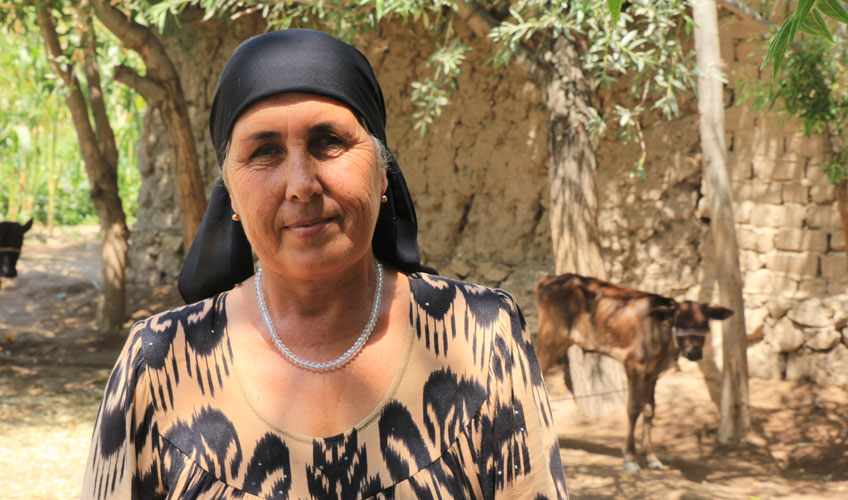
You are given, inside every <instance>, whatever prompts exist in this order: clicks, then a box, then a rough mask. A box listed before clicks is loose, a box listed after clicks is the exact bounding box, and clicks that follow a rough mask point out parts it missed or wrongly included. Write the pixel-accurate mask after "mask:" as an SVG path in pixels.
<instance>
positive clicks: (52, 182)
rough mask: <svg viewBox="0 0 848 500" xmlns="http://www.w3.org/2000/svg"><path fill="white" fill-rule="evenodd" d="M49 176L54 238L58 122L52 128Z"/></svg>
mask: <svg viewBox="0 0 848 500" xmlns="http://www.w3.org/2000/svg"><path fill="white" fill-rule="evenodd" d="M48 165H49V172H48V174H47V234H48V235H49V236H50V237H53V226H54V224H55V221H56V184H57V183H58V181H59V172H58V171H57V170H56V121H55V120H53V124H52V125H51V127H50V163H49V164H48Z"/></svg>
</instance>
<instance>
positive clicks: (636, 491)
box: [549, 366, 848, 500]
mask: <svg viewBox="0 0 848 500" xmlns="http://www.w3.org/2000/svg"><path fill="white" fill-rule="evenodd" d="M549 379H550V377H549ZM551 382H552V383H551V384H549V385H551V386H553V387H552V393H553V404H554V411H555V418H556V419H557V423H558V426H559V434H560V448H561V452H562V456H563V462H564V464H565V468H566V475H567V478H568V483H569V489H570V491H571V495H572V498H575V499H614V498H615V499H619V498H644V499H654V498H663V499H665V498H671V499H702V498H703V499H706V498H710V499H739V498H743V499H744V498H752V499H753V498H757V499H763V500H764V499H769V498H794V499H807V498H809V499H813V498H817V499H819V498H848V391H844V390H842V389H838V388H833V387H831V388H822V387H817V386H814V385H812V384H806V383H795V382H787V381H774V380H770V381H764V380H756V379H754V380H751V381H750V384H749V386H750V414H751V431H750V432H749V433H748V435H747V436H746V437H745V439H744V440H743V442H741V443H739V444H738V445H737V446H735V447H726V446H719V445H718V444H717V442H716V428H717V426H718V410H717V409H716V407H715V406H714V405H713V404H712V402H711V401H710V398H709V395H708V392H707V388H706V386H705V384H704V382H703V378H702V376H701V375H700V372H699V371H698V370H697V369H696V368H694V366H690V367H688V368H684V370H683V371H675V372H670V373H667V374H666V375H665V376H664V377H663V378H661V379H660V383H659V385H658V388H657V411H656V415H657V416H656V418H655V419H654V420H655V426H654V433H653V438H654V439H653V440H654V445H655V448H656V449H657V452H658V454H659V456H660V459H661V460H662V461H663V463H664V465H665V470H663V471H648V470H642V471H640V472H638V473H627V472H625V470H624V468H623V465H622V464H623V463H622V458H621V457H622V452H621V449H622V447H623V445H624V438H625V434H626V428H625V422H626V417H625V413H624V410H623V409H622V410H621V411H620V412H616V413H615V414H613V415H608V416H605V417H601V418H595V419H591V420H590V419H587V418H584V417H582V416H580V415H579V413H578V411H577V407H576V404H575V402H574V400H573V399H571V398H570V396H568V395H567V394H563V393H562V392H560V393H559V394H558V393H557V388H556V386H557V381H556V380H551ZM637 429H638V430H639V431H640V430H641V425H640V426H637ZM639 436H640V434H639V433H638V431H637V442H638V439H639ZM642 465H643V466H644V465H645V464H644V463H643V464H642Z"/></svg>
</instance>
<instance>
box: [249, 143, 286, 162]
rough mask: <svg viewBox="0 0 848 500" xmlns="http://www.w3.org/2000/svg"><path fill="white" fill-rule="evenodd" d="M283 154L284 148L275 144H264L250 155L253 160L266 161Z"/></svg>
mask: <svg viewBox="0 0 848 500" xmlns="http://www.w3.org/2000/svg"><path fill="white" fill-rule="evenodd" d="M281 154H283V150H282V148H280V147H279V146H276V145H274V144H263V145H261V146H259V147H257V148H256V149H254V150H253V152H252V153H250V159H251V160H265V159H269V158H273V157H276V156H278V155H281Z"/></svg>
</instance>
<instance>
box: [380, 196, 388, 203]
mask: <svg viewBox="0 0 848 500" xmlns="http://www.w3.org/2000/svg"><path fill="white" fill-rule="evenodd" d="M387 201H389V197H388V196H386V195H383V196H381V197H380V203H385V202H387Z"/></svg>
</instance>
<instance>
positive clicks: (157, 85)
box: [91, 0, 206, 251]
mask: <svg viewBox="0 0 848 500" xmlns="http://www.w3.org/2000/svg"><path fill="white" fill-rule="evenodd" d="M91 3H92V5H93V6H94V10H95V12H96V13H97V17H98V19H100V21H101V22H103V24H104V25H105V26H106V27H107V28H108V29H109V31H111V32H112V33H114V35H115V36H116V37H117V38H118V40H120V41H121V43H122V44H123V45H125V46H127V47H129V48H131V49H132V50H134V51H135V52H137V53H138V55H139V56H140V57H141V58H142V60H143V61H144V65H145V67H146V69H147V74H146V76H140V75H138V74H137V73H135V71H133V70H132V69H130V68H128V67H125V66H120V67H118V68H116V70H115V79H116V80H118V81H120V82H122V83H124V84H126V85H129V86H130V87H132V88H133V89H135V90H136V91H137V92H138V93H139V94H141V95H142V96H144V98H145V99H147V101H148V102H150V103H151V104H152V105H154V106H157V107H159V108H160V110H161V112H162V117H163V118H164V120H165V127H166V128H167V129H168V137H169V139H170V140H171V146H172V147H173V148H174V161H173V162H171V171H172V174H173V176H174V187H175V189H176V194H177V200H178V202H179V204H180V219H181V221H182V228H183V246H184V249H185V250H186V251H188V248H189V245H191V241H192V239H193V238H194V233H196V232H197V228H198V227H200V221H201V219H203V214H204V213H205V211H206V192H205V188H204V185H203V177H202V176H201V174H200V172H201V170H200V160H199V157H198V154H197V146H196V145H195V142H194V135H193V134H192V128H191V121H190V120H189V115H188V110H187V107H186V103H185V97H184V94H183V90H182V86H181V85H180V79H179V75H178V74H177V71H176V68H175V67H174V65H173V63H172V62H171V59H170V57H169V56H168V53H167V52H166V51H165V47H164V46H163V45H162V43H161V42H160V40H159V38H157V37H156V35H155V34H154V33H153V31H151V29H150V28H148V27H146V26H143V25H141V24H138V23H136V22H135V21H133V20H132V19H131V18H130V17H129V16H127V15H126V14H125V13H124V12H121V10H119V9H118V8H116V7H114V6H113V5H111V4H110V3H109V2H108V1H107V0H91Z"/></svg>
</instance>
